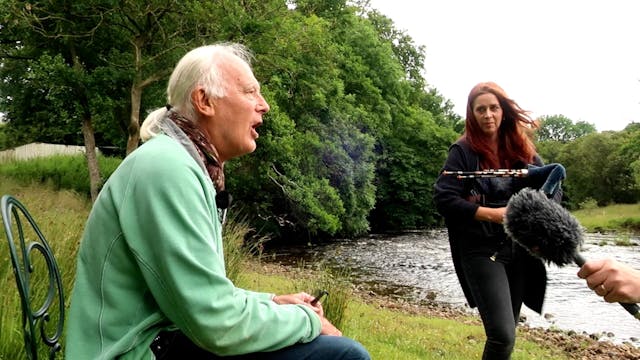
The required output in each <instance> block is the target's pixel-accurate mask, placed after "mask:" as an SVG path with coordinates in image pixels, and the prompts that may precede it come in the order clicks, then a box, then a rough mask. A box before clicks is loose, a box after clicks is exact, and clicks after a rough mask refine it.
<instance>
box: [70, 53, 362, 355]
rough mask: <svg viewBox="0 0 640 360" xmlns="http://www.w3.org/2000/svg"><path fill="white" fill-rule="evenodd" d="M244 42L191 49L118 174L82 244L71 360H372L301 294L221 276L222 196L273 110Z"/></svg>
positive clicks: (98, 204)
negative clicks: (230, 164) (233, 167)
mask: <svg viewBox="0 0 640 360" xmlns="http://www.w3.org/2000/svg"><path fill="white" fill-rule="evenodd" d="M249 59H250V54H249V52H248V51H247V50H246V49H245V48H244V47H243V46H241V45H238V44H217V45H211V46H203V47H200V48H196V49H194V50H192V51H190V52H189V53H187V54H186V55H185V56H184V57H183V58H182V59H181V60H180V61H179V62H178V64H177V66H176V68H175V69H174V71H173V74H172V75H171V78H170V79H169V84H168V88H167V95H168V104H169V105H167V106H166V107H163V108H160V109H157V110H155V111H154V112H152V113H151V114H150V115H149V116H148V117H147V119H145V121H144V123H143V124H142V128H141V138H142V139H143V141H145V143H144V144H143V145H142V146H141V147H140V148H139V149H137V150H136V151H134V152H133V153H131V154H130V155H129V156H128V157H127V158H126V159H125V160H124V161H123V162H122V164H121V165H120V166H119V167H118V169H117V170H116V171H115V172H114V173H113V174H112V175H111V177H110V178H109V180H108V182H107V183H106V184H105V186H104V188H103V189H102V191H101V193H100V196H99V197H98V199H97V200H96V202H95V204H94V206H93V209H92V211H91V214H90V216H89V219H88V221H87V224H86V228H85V232H84V235H83V239H82V242H81V245H80V250H79V257H78V267H77V276H76V283H75V287H74V289H73V294H72V297H71V308H70V312H69V319H68V329H67V342H66V358H67V359H70V360H75V359H115V358H118V359H153V358H155V359H174V358H175V359H178V358H180V359H218V358H220V357H221V356H224V358H225V359H227V358H229V359H303V358H304V359H354V360H355V359H369V354H368V353H367V351H366V350H365V349H364V348H363V347H362V345H360V344H359V343H357V342H355V341H353V340H351V339H348V338H345V337H342V336H341V335H342V334H341V332H340V331H339V330H338V329H336V328H335V327H334V326H333V325H332V324H331V323H330V322H329V321H328V320H327V319H326V318H325V317H324V316H323V312H322V307H321V306H320V305H319V304H316V305H312V304H311V301H312V296H310V295H309V294H306V293H298V294H291V295H281V296H275V295H274V294H268V293H258V292H252V291H248V290H244V289H240V288H237V287H235V285H234V284H233V283H232V282H231V281H230V280H229V279H228V278H227V277H226V275H225V268H224V258H223V249H222V233H221V227H222V224H221V221H220V217H219V209H218V206H217V205H216V194H217V193H220V192H221V191H222V190H224V172H223V168H224V163H225V161H227V160H229V159H231V158H234V157H237V156H240V155H244V154H247V153H250V152H252V151H254V150H255V148H256V139H257V138H258V132H257V129H258V127H259V126H260V125H261V124H262V121H263V120H262V117H263V115H264V114H265V113H266V112H268V111H269V105H268V104H267V102H266V101H265V99H264V98H263V97H262V95H261V93H260V85H259V83H258V81H257V80H256V78H255V77H254V75H253V72H252V70H251V68H250V65H249Z"/></svg>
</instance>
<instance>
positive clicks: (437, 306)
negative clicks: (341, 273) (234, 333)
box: [249, 262, 640, 360]
mask: <svg viewBox="0 0 640 360" xmlns="http://www.w3.org/2000/svg"><path fill="white" fill-rule="evenodd" d="M249 266H250V269H251V271H256V272H259V273H261V274H264V275H268V276H276V275H277V276H283V277H286V278H290V279H299V278H301V277H312V276H313V272H312V271H311V270H305V269H301V268H300V267H291V266H284V265H278V264H273V263H264V262H261V263H257V262H256V263H252V264H250V265H249ZM354 293H355V294H356V296H357V298H358V299H359V300H362V301H363V302H365V303H367V304H369V305H371V306H372V307H374V308H377V309H385V310H391V311H394V312H398V313H400V314H403V315H415V316H422V317H428V318H439V319H447V320H454V321H456V322H460V323H464V324H466V325H469V326H475V327H478V328H481V327H482V324H481V322H480V319H479V318H478V317H477V316H473V315H471V316H470V313H469V312H467V311H465V310H464V309H460V308H455V307H451V306H447V305H444V304H441V303H437V302H433V301H429V300H425V301H421V302H419V303H418V302H410V301H405V300H402V299H397V298H391V297H388V296H380V295H378V294H374V293H372V292H370V291H368V290H367V289H364V288H361V287H355V288H354ZM518 337H519V338H520V339H524V340H528V341H531V342H534V343H536V344H539V345H540V346H542V347H543V348H547V349H550V350H552V351H551V352H553V353H557V354H562V355H563V357H566V358H567V359H580V360H586V359H589V360H608V359H619V360H632V359H640V349H639V348H636V347H634V346H633V345H630V344H620V345H617V344H614V343H611V342H608V341H599V340H597V336H594V335H589V334H577V333H574V332H567V331H558V330H551V329H542V328H532V327H529V326H526V325H521V326H519V327H518ZM475 341H477V340H475ZM480 346H481V345H480ZM516 347H518V344H516Z"/></svg>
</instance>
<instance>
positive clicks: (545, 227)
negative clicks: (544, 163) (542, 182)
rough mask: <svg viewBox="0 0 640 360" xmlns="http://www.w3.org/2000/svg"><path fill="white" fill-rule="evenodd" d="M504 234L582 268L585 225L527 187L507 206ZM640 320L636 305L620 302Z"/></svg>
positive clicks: (538, 253)
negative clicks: (581, 248)
mask: <svg viewBox="0 0 640 360" xmlns="http://www.w3.org/2000/svg"><path fill="white" fill-rule="evenodd" d="M503 226H504V230H505V233H506V234H507V235H508V236H509V237H510V238H511V239H513V240H514V241H515V242H517V243H518V244H520V245H521V246H523V247H524V248H525V249H527V250H528V251H529V253H531V254H532V255H534V256H536V257H538V258H540V259H542V260H544V261H546V262H547V263H554V264H556V265H558V266H564V265H568V264H570V263H575V264H576V265H578V266H582V265H584V263H585V261H586V260H585V258H584V257H583V256H582V255H581V254H580V253H579V248H580V247H581V246H582V244H583V242H584V240H583V239H584V237H583V230H582V226H581V225H580V223H579V222H578V220H577V219H576V218H575V217H574V216H573V215H571V213H570V212H569V211H568V210H567V209H565V208H563V207H562V206H560V205H559V204H558V203H556V202H554V201H552V200H550V199H548V198H547V197H546V195H545V194H544V193H542V192H541V191H539V190H534V189H531V188H524V189H522V190H520V191H519V192H518V193H517V194H515V195H513V196H512V197H511V198H510V199H509V202H508V203H507V210H506V214H505V218H504V222H503ZM619 304H620V305H622V307H624V308H625V310H627V312H629V313H630V314H631V315H633V317H635V318H636V319H638V320H640V307H638V305H637V304H630V303H619Z"/></svg>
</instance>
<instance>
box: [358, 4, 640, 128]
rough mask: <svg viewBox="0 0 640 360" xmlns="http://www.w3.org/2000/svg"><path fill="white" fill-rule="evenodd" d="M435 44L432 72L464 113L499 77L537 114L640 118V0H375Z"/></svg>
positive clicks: (599, 122)
mask: <svg viewBox="0 0 640 360" xmlns="http://www.w3.org/2000/svg"><path fill="white" fill-rule="evenodd" d="M371 6H372V7H373V8H375V9H378V10H379V11H380V12H381V13H383V14H385V15H386V16H388V17H389V18H391V19H392V20H393V21H394V23H395V24H396V27H397V28H398V29H400V30H404V31H406V32H407V33H408V34H409V35H410V36H411V37H412V38H413V39H414V41H415V42H416V44H417V45H424V46H425V47H426V60H425V76H426V79H427V82H428V83H429V84H430V85H432V86H433V87H435V88H436V89H438V90H439V92H440V93H441V94H442V95H443V96H444V97H445V98H447V99H449V100H451V101H452V102H453V103H454V104H455V110H456V112H457V113H459V114H460V115H462V116H464V113H465V106H466V98H467V95H468V93H469V90H471V88H472V87H473V85H475V84H476V83H478V82H481V81H495V82H496V83H498V84H499V85H500V86H502V87H503V88H504V89H505V91H506V92H507V94H508V95H509V96H510V97H511V98H513V99H514V100H515V101H516V102H517V103H518V104H519V105H520V106H521V107H522V108H524V109H526V110H529V111H531V112H532V115H533V116H534V117H537V116H542V115H556V114H562V115H564V116H566V117H568V118H569V119H571V120H573V121H574V122H577V121H586V122H588V123H591V124H594V125H595V126H596V129H597V130H598V131H604V130H616V131H617V130H622V129H623V128H624V127H625V126H626V125H627V124H629V123H630V122H634V121H635V122H640V1H637V0H606V1H605V0H602V1H594V0H582V1H580V0H479V1H478V0H371Z"/></svg>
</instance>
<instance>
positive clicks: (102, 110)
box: [1, 0, 210, 199]
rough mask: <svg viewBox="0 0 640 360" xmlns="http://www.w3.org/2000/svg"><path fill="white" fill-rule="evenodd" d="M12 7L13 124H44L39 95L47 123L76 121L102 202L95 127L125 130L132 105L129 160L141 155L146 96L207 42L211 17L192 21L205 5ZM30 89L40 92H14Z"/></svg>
mask: <svg viewBox="0 0 640 360" xmlns="http://www.w3.org/2000/svg"><path fill="white" fill-rule="evenodd" d="M7 3H8V5H9V6H7V7H6V8H5V13H4V17H5V18H10V19H12V21H9V22H8V25H7V27H6V29H3V30H6V31H5V32H3V34H2V41H1V43H2V49H3V59H4V60H3V61H4V63H5V65H6V67H5V68H4V69H3V74H4V75H3V77H4V79H5V85H6V87H5V89H6V90H5V91H6V93H13V94H12V96H11V97H5V98H4V100H5V103H6V106H8V108H9V109H10V110H11V111H9V113H8V117H9V121H10V124H11V126H12V127H13V126H18V127H19V126H20V124H22V125H25V124H39V123H41V122H40V121H38V120H40V119H38V117H37V116H33V115H31V114H30V112H31V111H32V109H33V108H34V107H33V104H32V103H31V100H30V99H31V98H32V97H34V95H35V97H36V98H41V99H43V100H44V101H43V104H44V105H47V104H48V105H49V106H38V107H36V108H39V109H40V110H39V113H40V114H42V115H43V116H40V118H42V117H45V118H51V119H55V118H58V117H60V115H63V114H64V115H65V116H64V118H65V119H77V122H75V121H71V124H74V123H75V124H78V123H79V124H81V126H80V128H81V133H82V138H83V142H84V145H85V147H86V154H87V164H88V168H89V173H90V179H91V196H92V199H95V197H96V196H97V192H98V190H99V187H100V183H101V179H100V174H99V169H98V164H97V160H96V152H95V147H96V146H95V145H96V138H95V130H94V128H95V124H96V123H97V124H98V126H99V127H100V128H101V129H113V128H116V129H117V128H119V126H114V125H116V124H118V123H119V120H120V119H118V117H120V116H122V114H123V111H122V109H123V108H124V106H125V105H126V104H129V106H130V107H131V109H130V111H129V112H128V117H129V121H128V124H127V126H126V127H127V128H128V137H129V139H128V143H127V153H129V152H131V151H132V150H133V149H135V148H136V147H137V146H138V142H139V123H140V113H141V109H142V106H141V102H142V92H143V89H145V88H146V87H148V86H149V85H151V84H153V83H155V82H157V81H159V80H161V79H164V78H166V77H167V76H168V74H169V73H170V71H171V67H170V66H169V64H173V63H174V61H175V60H176V58H177V57H178V56H179V55H181V54H182V53H183V52H184V48H185V47H189V45H190V44H192V43H194V42H196V41H198V39H200V36H204V35H207V34H208V32H207V31H202V29H201V27H199V26H198V24H200V22H202V23H208V22H207V21H203V19H208V18H207V16H208V15H202V16H194V15H193V14H191V15H190V11H191V10H192V9H194V8H195V9H197V10H201V9H202V8H201V7H200V6H201V5H200V2H189V1H177V0H150V1H145V2H139V1H133V0H129V1H120V2H112V1H110V0H91V1H89V0H88V1H83V2H71V1H58V2H51V1H38V2H31V3H22V2H19V1H8V2H7ZM201 14H208V12H202V13H201ZM189 21H192V22H189ZM208 29H210V27H209V28H208ZM200 32H202V33H200ZM185 39H187V40H185ZM25 62H29V63H30V66H24V63H25ZM50 65H51V66H50ZM59 65H62V66H59ZM23 79H27V80H23ZM25 81H26V82H28V84H27V85H29V84H32V85H35V87H34V86H27V87H26V88H23V89H19V88H16V87H15V86H17V85H18V83H19V82H25ZM127 83H128V84H129V86H128V89H127V86H126V84H127ZM9 86H11V88H9ZM57 89H59V90H57ZM19 99H23V100H24V101H22V102H20V101H18V100H19ZM27 126H29V125H27ZM23 128H24V127H23ZM51 128H53V129H55V128H56V127H55V126H52V127H51ZM69 132H70V133H75V132H76V131H69V130H67V133H69ZM40 133H46V132H43V131H41V132H40ZM63 138H64V137H63Z"/></svg>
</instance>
